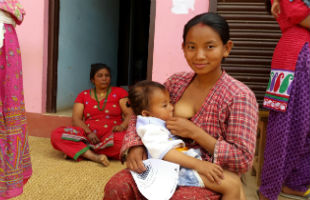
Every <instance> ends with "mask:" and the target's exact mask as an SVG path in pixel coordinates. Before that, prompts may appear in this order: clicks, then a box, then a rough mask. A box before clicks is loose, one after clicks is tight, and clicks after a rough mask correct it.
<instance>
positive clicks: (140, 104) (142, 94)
mask: <svg viewBox="0 0 310 200" xmlns="http://www.w3.org/2000/svg"><path fill="white" fill-rule="evenodd" d="M155 89H160V90H163V91H164V90H166V88H165V86H164V85H162V84H160V83H158V82H154V81H147V80H145V81H140V82H138V83H136V84H135V85H134V86H133V87H132V88H130V89H129V91H128V99H129V103H128V104H127V106H130V107H131V108H132V110H133V112H134V113H135V115H141V113H142V111H143V110H145V109H148V108H149V106H150V105H149V103H150V98H151V97H152V93H153V91H154V90H155Z"/></svg>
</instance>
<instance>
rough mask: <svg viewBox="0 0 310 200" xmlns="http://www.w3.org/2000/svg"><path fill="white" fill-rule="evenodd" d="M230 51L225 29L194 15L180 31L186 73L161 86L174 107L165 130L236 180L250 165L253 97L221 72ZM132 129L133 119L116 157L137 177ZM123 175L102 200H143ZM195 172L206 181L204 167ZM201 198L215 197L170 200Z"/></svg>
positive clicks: (190, 194) (137, 142)
mask: <svg viewBox="0 0 310 200" xmlns="http://www.w3.org/2000/svg"><path fill="white" fill-rule="evenodd" d="M232 46H233V43H232V41H231V40H229V27H228V24H227V22H226V21H225V19H224V18H222V17H221V16H219V15H217V14H214V13H203V14H200V15H197V16H196V17H194V18H192V19H191V20H190V21H189V22H188V23H187V24H186V25H185V27H184V32H183V44H182V47H183V52H184V56H185V58H186V60H187V63H188V65H189V67H190V68H191V69H192V72H182V73H177V74H174V75H172V76H171V77H170V78H168V80H167V81H166V82H165V83H164V85H165V86H166V88H167V90H168V91H169V94H170V99H171V103H172V104H173V105H174V118H172V119H171V120H167V122H166V126H167V128H168V129H169V130H170V132H171V133H172V134H174V135H177V136H180V137H182V138H183V139H184V141H185V143H186V146H187V147H189V148H197V149H200V152H201V158H202V159H203V160H205V161H209V162H213V163H215V164H217V165H219V166H221V167H222V168H224V169H227V170H229V171H231V172H235V173H236V174H241V173H244V172H246V171H247V170H248V169H249V168H250V167H251V165H252V162H253V157H254V149H255V148H254V147H255V140H256V128H257V118H258V113H257V112H258V110H257V109H258V107H257V103H256V99H255V96H254V94H253V92H252V91H251V90H250V89H249V88H248V87H247V86H245V85H244V84H243V83H241V82H239V81H237V80H236V79H234V78H232V77H231V76H229V75H228V74H227V73H226V72H225V71H223V70H222V68H221V62H222V60H223V59H224V58H225V57H227V56H228V55H229V53H230V50H231V48H232ZM135 124H136V118H135V117H133V118H132V120H131V122H130V124H129V127H128V130H127V134H126V136H125V138H124V145H123V147H122V153H123V155H127V158H126V164H127V167H128V169H130V170H133V171H136V172H138V173H140V172H143V171H144V170H145V167H144V165H143V163H142V160H143V159H146V154H145V148H144V147H143V143H142V141H141V139H140V137H139V136H138V135H137V134H136V131H135ZM128 169H125V170H123V171H121V172H119V173H118V174H116V175H114V176H113V177H112V178H111V180H110V181H109V182H108V183H107V185H106V187H105V196H104V199H144V197H143V196H142V195H141V194H140V193H139V191H138V189H137V186H136V185H135V182H134V181H133V179H132V177H131V174H130V172H129V170H128ZM195 170H196V171H197V172H198V173H199V174H201V175H203V176H208V173H209V171H208V164H207V162H201V163H200V165H199V166H197V167H196V169H195ZM214 181H215V180H214ZM214 181H213V182H214ZM206 198H209V199H219V198H220V195H219V194H218V193H216V192H214V191H211V190H209V189H206V188H199V187H189V186H180V187H178V188H177V190H176V192H175V193H174V195H173V197H172V198H171V199H178V200H180V199H206Z"/></svg>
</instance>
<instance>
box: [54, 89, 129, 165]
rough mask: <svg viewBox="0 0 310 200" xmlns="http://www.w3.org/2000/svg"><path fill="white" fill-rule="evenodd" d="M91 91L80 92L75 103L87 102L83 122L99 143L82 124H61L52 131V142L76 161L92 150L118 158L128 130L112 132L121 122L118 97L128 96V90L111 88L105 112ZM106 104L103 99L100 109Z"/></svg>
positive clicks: (56, 147)
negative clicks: (93, 139)
mask: <svg viewBox="0 0 310 200" xmlns="http://www.w3.org/2000/svg"><path fill="white" fill-rule="evenodd" d="M90 92H91V90H85V91H83V92H81V93H80V94H79V95H78V96H77V98H76V100H75V103H82V104H84V111H83V115H84V122H85V124H86V125H88V126H89V128H90V129H91V131H92V132H94V133H96V135H97V137H98V138H99V139H100V141H101V142H100V143H99V144H97V145H93V144H92V143H91V142H90V141H89V140H88V138H87V134H86V133H85V131H84V130H83V129H82V128H81V127H60V128H57V129H56V130H54V131H53V132H52V135H51V143H52V145H53V147H54V148H55V149H57V150H59V151H62V152H64V153H65V154H66V155H68V156H69V157H71V158H73V159H75V160H81V159H82V158H81V157H80V155H82V154H83V153H85V152H86V151H87V150H89V149H92V150H93V151H94V152H95V153H97V154H105V155H106V156H108V157H110V158H113V159H119V153H120V148H121V146H122V142H123V138H124V134H125V131H122V132H112V128H113V127H114V126H116V125H120V124H121V123H122V110H121V108H120V105H119V100H120V99H122V98H125V97H127V96H128V93H127V91H126V90H124V89H122V88H119V87H112V88H111V93H110V94H109V96H108V99H107V102H106V105H105V107H104V109H103V110H102V111H100V110H99V109H98V103H97V101H96V100H95V99H93V98H91V95H90ZM103 105H104V99H103V100H101V101H100V108H102V107H103Z"/></svg>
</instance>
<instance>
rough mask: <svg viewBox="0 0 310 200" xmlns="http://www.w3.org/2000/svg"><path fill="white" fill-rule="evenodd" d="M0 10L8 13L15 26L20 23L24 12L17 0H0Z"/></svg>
mask: <svg viewBox="0 0 310 200" xmlns="http://www.w3.org/2000/svg"><path fill="white" fill-rule="evenodd" d="M0 9H1V10H3V11H5V12H7V13H10V14H11V16H12V17H13V18H14V19H15V21H16V24H21V23H22V21H23V19H24V15H25V10H24V8H23V6H22V5H21V4H20V3H19V1H18V0H2V1H0Z"/></svg>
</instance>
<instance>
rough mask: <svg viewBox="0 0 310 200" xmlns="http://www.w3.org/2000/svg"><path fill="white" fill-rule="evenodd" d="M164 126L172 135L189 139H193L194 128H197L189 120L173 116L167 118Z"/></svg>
mask: <svg viewBox="0 0 310 200" xmlns="http://www.w3.org/2000/svg"><path fill="white" fill-rule="evenodd" d="M166 126H167V128H168V129H169V130H170V132H171V133H172V134H173V135H177V136H180V137H183V138H191V139H193V133H195V129H197V128H199V127H198V126H196V125H195V124H194V123H193V122H191V121H190V120H187V119H184V118H181V117H173V118H171V119H169V120H167V121H166Z"/></svg>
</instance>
